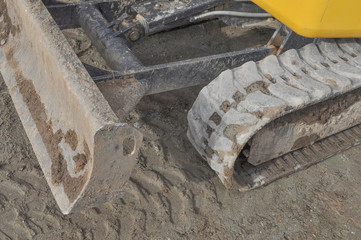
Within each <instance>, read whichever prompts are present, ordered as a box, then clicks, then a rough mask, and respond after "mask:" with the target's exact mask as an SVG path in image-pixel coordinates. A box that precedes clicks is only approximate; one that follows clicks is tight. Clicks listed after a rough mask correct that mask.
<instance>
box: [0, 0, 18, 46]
mask: <svg viewBox="0 0 361 240" xmlns="http://www.w3.org/2000/svg"><path fill="white" fill-rule="evenodd" d="M18 31H19V27H18V26H15V25H13V24H12V22H11V19H10V17H9V14H8V10H7V5H6V3H5V1H4V0H0V46H3V45H5V44H6V43H7V41H8V38H9V35H10V34H12V35H13V36H15V34H16V33H17V32H18Z"/></svg>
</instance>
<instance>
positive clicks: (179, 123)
mask: <svg viewBox="0 0 361 240" xmlns="http://www.w3.org/2000/svg"><path fill="white" fill-rule="evenodd" d="M75 42H76V41H75ZM215 42H216V41H215ZM252 44H254V43H252ZM79 46H80V47H82V48H90V49H92V48H91V46H90V45H87V44H80V45H79ZM80 47H79V48H80ZM244 47H247V46H244ZM138 49H141V47H138ZM147 49H150V48H147ZM198 50H199V49H198ZM226 50H227V49H226ZM89 51H90V50H89ZM91 51H93V49H92V50H91ZM139 51H140V52H141V51H143V50H139ZM78 54H80V55H82V56H87V54H88V53H84V52H83V51H79V52H78ZM199 54H202V53H199ZM184 55H187V54H184ZM82 56H81V57H82ZM147 56H148V57H149V56H153V57H149V58H148V60H147V58H144V59H142V61H143V62H147V61H148V62H149V61H152V59H153V58H154V55H152V54H151V53H149V54H147ZM175 56H176V59H182V57H184V56H179V55H177V54H175ZM165 57H167V56H165ZM84 58H85V59H86V60H88V61H94V62H93V64H94V65H97V66H100V67H101V66H103V65H104V63H103V62H102V60H101V59H98V58H97V57H94V54H90V55H88V57H84ZM159 61H160V60H159ZM163 61H172V59H168V60H167V59H165V60H163ZM150 63H151V62H149V64H150ZM199 91H200V87H195V88H189V89H183V90H178V91H173V92H168V93H163V94H158V95H154V96H148V97H145V98H144V99H143V100H142V101H141V102H140V103H139V104H138V106H137V108H136V109H135V110H134V111H133V112H132V113H131V114H130V116H129V118H128V122H129V123H130V124H132V125H134V126H135V127H136V128H139V129H140V130H141V131H142V132H143V133H144V144H143V147H142V148H141V151H140V154H139V156H138V163H137V166H136V168H135V169H134V171H133V173H132V177H131V179H130V181H129V184H128V186H127V187H126V189H125V193H124V195H123V197H122V199H120V200H119V201H116V202H112V203H108V204H104V205H102V206H99V207H97V208H93V209H89V210H85V211H83V212H80V213H75V214H72V215H69V216H63V215H62V214H61V213H60V211H59V209H58V207H57V205H56V203H55V201H54V199H53V197H52V195H51V192H50V190H49V187H48V185H47V183H46V181H45V179H44V177H43V173H42V171H41V169H40V167H39V164H38V162H37V160H36V157H35V155H34V153H33V151H32V148H31V145H30V143H29V141H28V139H27V137H26V134H25V132H24V130H23V128H22V125H21V122H20V120H19V117H18V116H17V113H16V111H15V109H14V107H13V104H12V101H11V98H10V96H9V94H8V92H7V88H6V85H5V84H4V82H3V80H2V79H0V239H44V240H45V239H54V240H55V239H361V217H360V216H361V201H360V200H361V184H360V183H361V174H360V173H361V147H355V148H353V149H350V150H348V151H346V152H344V153H343V154H340V155H337V156H335V157H333V158H331V159H329V160H327V161H325V162H323V163H321V164H318V165H315V166H313V167H311V168H309V169H307V170H304V171H302V172H299V173H296V174H294V175H292V176H290V177H288V178H284V179H281V180H278V181H277V182H275V183H273V184H271V185H269V186H266V187H263V188H260V189H257V190H254V191H251V192H247V193H239V192H238V191H231V190H227V189H225V188H224V187H223V185H222V184H221V182H220V181H219V180H218V178H217V176H216V174H215V173H214V172H213V171H211V169H210V168H209V167H208V165H207V164H206V163H205V162H204V161H203V160H202V159H201V157H200V156H199V155H198V154H197V153H196V151H195V150H194V149H193V147H192V146H191V144H190V143H189V141H188V140H187V137H186V135H185V133H186V129H187V121H186V115H187V111H188V110H189V109H190V107H191V105H192V103H193V101H194V100H195V98H196V96H197V94H198V92H199Z"/></svg>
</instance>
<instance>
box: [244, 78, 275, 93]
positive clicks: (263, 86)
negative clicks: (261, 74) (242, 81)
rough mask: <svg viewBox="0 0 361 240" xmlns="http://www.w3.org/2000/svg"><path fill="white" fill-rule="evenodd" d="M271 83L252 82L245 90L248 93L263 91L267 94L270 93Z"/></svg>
mask: <svg viewBox="0 0 361 240" xmlns="http://www.w3.org/2000/svg"><path fill="white" fill-rule="evenodd" d="M268 86H269V83H266V82H263V81H258V82H255V83H252V84H251V85H249V86H248V87H247V88H246V89H245V90H246V92H247V93H248V94H250V93H253V92H255V91H261V92H262V93H264V94H266V95H270V92H269V90H268Z"/></svg>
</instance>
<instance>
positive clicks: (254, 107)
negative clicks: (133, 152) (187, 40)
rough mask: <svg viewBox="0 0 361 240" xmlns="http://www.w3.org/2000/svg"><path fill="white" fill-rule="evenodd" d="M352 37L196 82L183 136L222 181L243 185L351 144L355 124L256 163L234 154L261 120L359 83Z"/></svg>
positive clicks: (359, 61) (359, 52) (358, 48)
mask: <svg viewBox="0 0 361 240" xmlns="http://www.w3.org/2000/svg"><path fill="white" fill-rule="evenodd" d="M359 41H360V40H359V39H338V40H333V39H330V40H325V41H322V42H320V43H318V44H309V45H307V46H305V47H303V48H301V49H300V50H294V49H293V50H289V51H287V52H286V53H284V54H282V55H280V56H279V57H276V56H273V55H271V56H268V57H266V58H265V59H263V60H262V61H260V62H257V63H256V62H248V63H246V64H244V65H243V66H241V67H239V68H235V69H232V70H227V71H225V72H223V73H222V74H221V75H220V76H219V77H218V78H216V79H215V80H213V81H212V82H211V83H210V84H209V85H207V86H206V87H204V88H203V89H202V91H201V92H200V94H199V96H198V98H197V99H196V101H195V103H194V105H193V107H192V108H191V110H190V111H189V113H188V124H189V129H188V133H187V135H188V138H189V139H190V141H191V142H192V144H193V145H194V147H195V148H196V149H197V151H198V152H199V154H200V155H201V156H202V157H203V158H204V159H206V160H207V162H208V164H209V165H210V166H211V168H212V169H213V170H214V171H216V173H217V174H218V176H219V178H220V179H221V181H222V182H223V183H224V185H225V186H226V187H227V188H237V189H239V190H240V191H247V190H250V189H253V188H256V187H259V186H262V185H265V184H268V183H270V182H272V181H274V180H276V179H278V178H281V177H283V176H286V175H289V174H291V173H293V172H295V171H298V170H300V169H303V168H305V167H308V166H310V165H312V164H315V163H317V162H320V161H322V160H324V159H326V158H328V157H330V156H332V155H334V154H335V153H337V152H339V151H342V150H343V149H346V148H349V147H350V146H353V145H355V144H358V142H357V141H355V139H358V138H359V137H360V136H361V131H360V128H359V127H355V128H354V129H353V130H352V129H350V130H347V131H345V132H343V133H339V134H337V135H335V136H332V137H331V138H332V139H333V141H335V143H333V146H332V147H330V144H331V143H330V142H329V141H330V138H328V139H324V140H322V141H320V142H318V143H317V144H315V145H313V146H311V147H307V148H304V149H301V150H298V151H295V152H292V153H289V154H287V155H284V156H283V157H281V158H277V159H275V160H272V161H269V162H266V163H264V164H261V165H258V166H257V167H255V166H253V165H251V164H249V163H247V162H246V163H240V161H237V159H238V157H239V155H240V153H241V151H242V149H244V147H245V145H246V144H247V142H248V141H249V140H250V139H251V138H252V137H253V136H254V135H255V134H256V133H257V132H258V131H259V130H260V129H262V128H263V127H264V126H265V125H266V124H268V123H270V122H272V121H274V120H275V119H277V118H280V117H281V116H284V115H285V114H289V113H293V112H295V111H297V110H299V109H303V108H305V107H307V106H311V105H315V104H317V103H320V102H323V101H326V100H329V99H332V98H334V97H335V96H339V95H341V94H344V93H347V92H350V91H352V90H355V89H358V88H360V86H361V45H360V42H359ZM358 114H359V113H358ZM355 115H356V114H355ZM348 139H349V140H348Z"/></svg>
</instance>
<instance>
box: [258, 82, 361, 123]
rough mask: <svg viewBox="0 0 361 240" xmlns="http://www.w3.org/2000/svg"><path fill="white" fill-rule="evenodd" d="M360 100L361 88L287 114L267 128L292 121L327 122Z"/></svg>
mask: <svg viewBox="0 0 361 240" xmlns="http://www.w3.org/2000/svg"><path fill="white" fill-rule="evenodd" d="M359 101H361V89H356V90H353V91H351V92H348V93H346V94H342V95H340V96H337V97H335V98H332V99H329V100H326V101H324V102H321V103H318V104H315V105H311V106H309V107H306V108H303V109H301V110H298V111H296V112H292V113H289V114H286V115H285V116H283V117H281V118H278V119H276V120H275V121H273V122H271V123H269V124H268V125H267V126H266V127H265V128H267V129H275V128H278V127H282V126H285V125H287V124H290V123H296V124H302V123H304V124H306V125H313V124H315V123H318V124H321V125H323V124H326V123H327V122H328V121H329V119H330V118H332V117H337V116H339V115H341V114H342V113H343V112H345V111H347V109H349V108H350V107H351V106H352V105H354V104H355V103H357V102H359Z"/></svg>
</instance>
